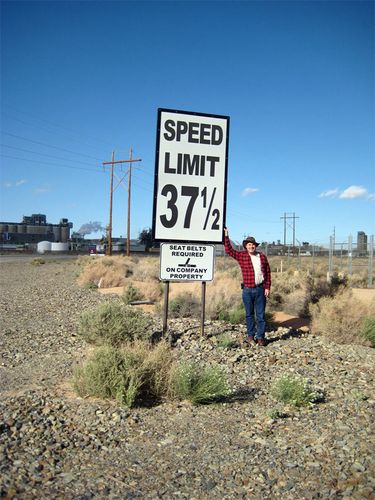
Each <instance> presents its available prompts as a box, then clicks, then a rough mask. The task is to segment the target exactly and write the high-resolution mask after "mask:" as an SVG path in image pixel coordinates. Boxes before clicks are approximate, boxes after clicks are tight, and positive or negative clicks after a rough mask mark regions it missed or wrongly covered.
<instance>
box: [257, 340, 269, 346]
mask: <svg viewBox="0 0 375 500" xmlns="http://www.w3.org/2000/svg"><path fill="white" fill-rule="evenodd" d="M258 345H260V346H261V347H266V345H267V341H266V339H258Z"/></svg>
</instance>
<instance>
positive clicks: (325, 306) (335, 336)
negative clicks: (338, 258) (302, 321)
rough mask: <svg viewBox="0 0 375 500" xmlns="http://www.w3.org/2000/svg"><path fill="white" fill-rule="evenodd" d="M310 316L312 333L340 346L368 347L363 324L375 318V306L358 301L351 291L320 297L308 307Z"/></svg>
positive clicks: (368, 340)
mask: <svg viewBox="0 0 375 500" xmlns="http://www.w3.org/2000/svg"><path fill="white" fill-rule="evenodd" d="M310 314H311V331H312V332H313V333H316V334H321V335H323V336H325V337H327V338H328V339H330V340H332V341H334V342H337V343H340V344H349V343H353V342H354V343H356V344H363V345H369V343H370V339H369V338H366V337H365V336H364V334H363V330H364V327H365V325H364V322H365V321H366V319H367V318H372V317H374V316H375V305H374V304H370V305H366V304H364V303H362V302H360V301H358V300H357V299H355V298H354V297H353V294H352V292H351V290H349V289H346V290H342V291H340V292H339V293H338V294H337V295H335V296H334V297H322V298H321V299H320V300H319V302H318V303H316V304H312V305H311V306H310ZM366 324H367V323H366Z"/></svg>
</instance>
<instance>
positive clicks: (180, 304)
mask: <svg viewBox="0 0 375 500" xmlns="http://www.w3.org/2000/svg"><path fill="white" fill-rule="evenodd" d="M199 314H200V298H199V297H197V296H196V295H193V294H192V293H191V292H182V293H180V294H179V295H177V296H176V297H175V298H173V299H171V300H170V301H169V316H170V317H171V318H195V317H199Z"/></svg>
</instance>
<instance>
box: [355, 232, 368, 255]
mask: <svg viewBox="0 0 375 500" xmlns="http://www.w3.org/2000/svg"><path fill="white" fill-rule="evenodd" d="M357 252H358V255H366V254H367V234H366V233H365V232H364V231H358V233H357Z"/></svg>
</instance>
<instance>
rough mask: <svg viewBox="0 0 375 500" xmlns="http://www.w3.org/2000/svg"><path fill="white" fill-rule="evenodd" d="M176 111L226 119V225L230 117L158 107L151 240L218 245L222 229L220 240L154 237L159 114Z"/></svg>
mask: <svg viewBox="0 0 375 500" xmlns="http://www.w3.org/2000/svg"><path fill="white" fill-rule="evenodd" d="M164 112H166V113H176V114H185V115H193V116H207V117H209V118H221V119H224V120H227V134H226V148H225V172H224V207H223V228H224V227H225V226H226V215H227V176H228V155H229V126H230V117H229V116H227V115H215V114H212V113H199V112H195V111H184V110H177V109H167V108H158V120H157V128H156V147H155V173H154V202H153V211H152V240H153V241H154V242H166V243H168V242H169V241H171V242H176V243H206V244H207V245H212V244H213V245H215V244H216V245H220V244H223V242H224V231H223V233H222V235H221V240H220V241H208V240H204V241H202V240H180V239H173V238H168V239H160V238H155V231H156V201H157V192H158V181H159V168H158V167H159V150H160V123H161V115H162V113H164Z"/></svg>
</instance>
